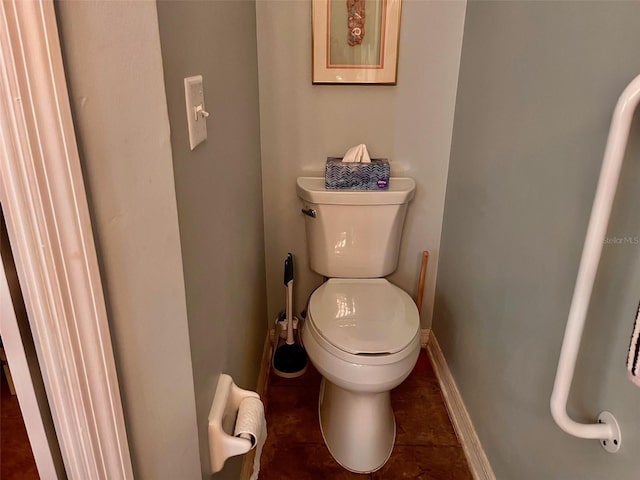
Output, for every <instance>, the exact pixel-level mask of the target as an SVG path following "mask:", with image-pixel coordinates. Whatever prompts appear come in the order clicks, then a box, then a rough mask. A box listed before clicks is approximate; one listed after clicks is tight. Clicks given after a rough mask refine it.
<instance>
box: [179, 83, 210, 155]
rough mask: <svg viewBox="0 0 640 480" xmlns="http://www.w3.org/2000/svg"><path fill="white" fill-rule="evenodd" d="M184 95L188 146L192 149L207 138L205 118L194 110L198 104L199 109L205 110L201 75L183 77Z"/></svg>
mask: <svg viewBox="0 0 640 480" xmlns="http://www.w3.org/2000/svg"><path fill="white" fill-rule="evenodd" d="M184 96H185V100H186V103H187V125H188V127H189V146H190V147H191V150H193V149H194V148H196V147H197V146H198V145H200V144H201V143H202V142H204V141H205V140H206V139H207V118H206V117H205V115H204V114H201V113H198V112H197V110H196V109H197V108H198V106H201V110H202V111H204V112H206V108H205V107H204V90H203V88H202V75H196V76H195V77H188V78H185V79H184Z"/></svg>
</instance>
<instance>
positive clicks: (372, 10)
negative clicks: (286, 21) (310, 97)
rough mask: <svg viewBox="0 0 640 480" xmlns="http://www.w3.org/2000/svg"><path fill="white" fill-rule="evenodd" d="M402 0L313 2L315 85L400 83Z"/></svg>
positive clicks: (313, 78) (324, 0) (316, 0)
mask: <svg viewBox="0 0 640 480" xmlns="http://www.w3.org/2000/svg"><path fill="white" fill-rule="evenodd" d="M400 10H401V0H312V29H313V41H312V51H313V60H312V64H313V74H312V82H313V83H314V84H379V85H395V84H396V82H397V75H398V40H399V35H400Z"/></svg>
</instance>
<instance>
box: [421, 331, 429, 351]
mask: <svg viewBox="0 0 640 480" xmlns="http://www.w3.org/2000/svg"><path fill="white" fill-rule="evenodd" d="M430 333H431V330H429V329H428V328H423V329H422V330H420V346H421V347H422V348H427V345H428V344H429V334H430Z"/></svg>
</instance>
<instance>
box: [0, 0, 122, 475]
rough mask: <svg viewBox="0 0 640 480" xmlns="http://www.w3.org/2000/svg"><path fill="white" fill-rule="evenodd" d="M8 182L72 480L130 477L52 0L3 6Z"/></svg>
mask: <svg viewBox="0 0 640 480" xmlns="http://www.w3.org/2000/svg"><path fill="white" fill-rule="evenodd" d="M0 181H1V182H2V187H0V196H1V198H0V200H1V201H2V206H3V210H4V214H5V221H6V224H7V230H8V232H9V239H10V241H11V246H12V250H13V254H14V257H15V264H16V269H17V271H18V277H19V280H20V285H21V288H22V291H23V296H24V301H25V306H26V309H27V314H28V317H29V323H30V326H31V330H32V334H33V338H34V343H35V346H36V352H37V356H38V362H39V364H40V369H41V371H42V377H43V381H44V384H45V389H46V393H47V398H48V401H49V406H50V409H51V414H52V417H53V422H54V426H55V430H56V436H57V438H58V442H59V444H60V451H61V453H62V457H63V460H64V465H65V469H66V473H67V476H68V478H70V479H81V480H85V479H86V480H88V479H110V480H111V479H121V478H122V479H129V478H133V471H132V465H131V457H130V452H129V445H128V441H127V435H126V430H125V423H124V414H123V408H122V401H121V396H120V389H119V386H118V377H117V374H116V368H115V361H114V356H113V349H112V345H111V337H110V332H109V324H108V319H107V313H106V306H105V300H104V294H103V290H102V282H101V279H100V271H99V267H98V260H97V255H96V250H95V244H94V239H93V233H92V228H91V220H90V217H89V209H88V204H87V197H86V193H85V188H84V183H83V179H82V171H81V167H80V159H79V154H78V148H77V143H76V138H75V132H74V128H73V121H72V117H71V107H70V102H69V96H68V91H67V85H66V79H65V74H64V67H63V61H62V54H61V49H60V40H59V36H58V29H57V24H56V16H55V11H54V6H53V2H52V1H51V0H33V1H23V0H3V1H2V2H0ZM9 362H11V359H10V358H9Z"/></svg>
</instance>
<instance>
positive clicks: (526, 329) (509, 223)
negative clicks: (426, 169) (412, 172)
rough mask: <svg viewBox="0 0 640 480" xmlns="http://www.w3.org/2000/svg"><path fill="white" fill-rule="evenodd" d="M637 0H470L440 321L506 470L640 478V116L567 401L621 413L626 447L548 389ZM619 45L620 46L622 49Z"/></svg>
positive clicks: (631, 61)
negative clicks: (629, 363)
mask: <svg viewBox="0 0 640 480" xmlns="http://www.w3.org/2000/svg"><path fill="white" fill-rule="evenodd" d="M639 43H640V3H638V2H469V5H468V8H467V16H466V25H465V32H464V46H463V51H462V63H461V66H460V84H459V85H460V86H459V89H458V101H457V105H456V114H455V127H454V134H453V145H452V150H451V165H450V170H449V181H448V186H447V206H446V210H445V217H444V228H443V235H442V255H441V262H440V271H439V273H438V288H437V291H436V298H437V302H436V308H435V314H434V332H435V333H436V335H437V337H438V340H439V341H440V344H441V345H442V348H443V351H444V353H445V356H446V358H447V362H448V363H449V366H450V368H451V370H452V372H453V374H454V376H455V379H456V382H457V384H458V387H459V388H460V391H461V393H462V395H463V396H464V400H465V404H466V406H467V409H468V410H469V413H470V415H471V418H472V420H473V422H474V425H475V427H476V430H477V431H478V435H479V437H480V440H481V441H482V444H483V447H484V449H485V451H486V453H487V456H488V458H489V461H490V462H491V465H492V467H493V470H494V472H495V473H496V476H497V478H499V479H518V480H539V479H550V480H565V479H566V480H577V479H585V480H609V479H620V480H623V479H625V480H626V479H637V478H639V475H640V458H639V457H638V452H639V451H640V410H639V409H638V404H639V402H640V390H639V389H638V387H636V386H634V385H633V384H632V383H631V382H630V381H629V380H628V379H627V378H626V369H625V360H626V354H627V349H628V348H629V338H630V335H631V331H632V326H633V319H634V316H635V313H636V309H637V306H638V296H639V295H640V245H638V242H637V239H638V237H639V236H640V216H638V184H639V183H640V162H639V161H638V160H639V157H640V124H639V123H638V120H639V119H640V118H639V117H638V115H636V121H635V122H634V124H633V126H632V128H631V134H630V144H629V147H628V151H627V155H626V159H625V163H624V165H623V168H622V173H621V176H620V185H619V187H618V192H617V195H616V201H615V204H614V209H613V214H612V218H611V222H610V224H609V230H608V234H607V236H608V237H609V238H615V237H618V238H620V239H623V238H627V239H628V240H630V241H624V242H622V243H619V244H616V243H614V242H610V243H608V244H605V245H604V248H603V255H602V259H601V262H600V268H599V271H598V276H597V279H596V282H595V285H594V291H593V297H592V299H591V305H590V309H589V315H588V318H587V322H586V326H585V332H584V339H583V342H582V347H581V351H580V355H579V357H578V364H577V367H576V374H575V379H574V383H573V386H572V389H571V394H570V397H569V405H568V411H569V413H570V414H571V416H572V417H573V418H575V419H576V420H577V421H580V422H592V421H595V418H596V417H597V415H598V413H599V412H600V411H602V410H610V411H611V412H613V413H614V414H615V415H616V418H617V420H618V422H619V424H620V427H621V429H622V448H621V449H620V451H619V452H618V453H616V454H615V455H611V454H609V453H607V452H605V450H604V449H603V448H602V447H600V445H599V443H598V442H597V441H594V440H581V439H577V438H574V437H572V436H570V435H568V434H566V433H564V432H563V431H562V430H560V428H558V426H557V425H556V424H555V423H554V421H553V419H552V418H551V413H550V409H549V399H550V396H551V391H552V388H553V381H554V377H555V373H556V368H557V362H558V357H559V354H560V344H561V342H562V337H563V334H564V329H565V325H566V321H567V315H568V312H569V306H570V302H571V296H572V293H573V288H574V285H575V280H576V275H577V270H578V264H579V262H580V255H581V251H582V245H583V243H584V236H585V232H586V229H587V223H588V221H589V215H590V211H591V205H592V202H593V198H594V194H595V190H596V183H597V180H598V175H599V171H600V166H601V163H602V156H603V152H604V148H605V143H606V139H607V134H608V130H609V123H610V121H611V116H612V113H613V109H614V106H615V103H616V100H617V98H618V96H619V95H620V93H621V92H622V90H623V89H624V88H625V86H626V85H627V84H628V83H629V82H630V81H631V79H632V78H633V77H635V76H636V75H638V74H639V73H640V56H638V48H637V47H638V44H639ZM613 52H615V54H613Z"/></svg>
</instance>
